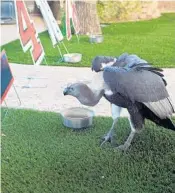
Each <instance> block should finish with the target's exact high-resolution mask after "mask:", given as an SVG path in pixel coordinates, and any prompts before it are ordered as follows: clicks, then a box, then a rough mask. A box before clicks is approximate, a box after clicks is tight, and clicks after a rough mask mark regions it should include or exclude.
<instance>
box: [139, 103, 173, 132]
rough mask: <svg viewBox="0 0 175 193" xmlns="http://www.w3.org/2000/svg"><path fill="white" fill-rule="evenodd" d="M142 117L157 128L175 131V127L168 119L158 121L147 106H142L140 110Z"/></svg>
mask: <svg viewBox="0 0 175 193" xmlns="http://www.w3.org/2000/svg"><path fill="white" fill-rule="evenodd" d="M141 112H142V114H143V116H144V117H145V118H147V119H149V120H151V121H153V122H154V123H156V124H157V125H159V126H162V127H164V128H166V129H171V130H173V131H175V125H174V124H173V122H172V121H171V119H170V118H164V119H160V118H159V117H158V116H157V115H155V114H154V113H153V112H152V111H151V110H150V109H149V108H148V107H147V106H145V105H143V108H142V110H141Z"/></svg>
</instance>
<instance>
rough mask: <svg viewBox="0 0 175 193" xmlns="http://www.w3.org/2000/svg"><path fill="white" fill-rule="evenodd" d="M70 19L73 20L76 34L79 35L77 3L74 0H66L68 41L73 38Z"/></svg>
mask: <svg viewBox="0 0 175 193" xmlns="http://www.w3.org/2000/svg"><path fill="white" fill-rule="evenodd" d="M70 19H72V24H73V27H74V30H75V33H76V34H78V33H79V32H80V25H79V21H78V17H77V10H76V6H75V2H74V1H73V0H66V36H67V39H68V40H70V39H71V37H72V34H71V25H70Z"/></svg>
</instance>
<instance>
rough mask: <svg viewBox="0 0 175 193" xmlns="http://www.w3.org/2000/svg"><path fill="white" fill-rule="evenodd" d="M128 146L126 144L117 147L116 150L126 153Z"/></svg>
mask: <svg viewBox="0 0 175 193" xmlns="http://www.w3.org/2000/svg"><path fill="white" fill-rule="evenodd" d="M129 146H130V145H128V144H124V145H119V146H118V147H117V149H119V150H121V151H127V150H128V148H129Z"/></svg>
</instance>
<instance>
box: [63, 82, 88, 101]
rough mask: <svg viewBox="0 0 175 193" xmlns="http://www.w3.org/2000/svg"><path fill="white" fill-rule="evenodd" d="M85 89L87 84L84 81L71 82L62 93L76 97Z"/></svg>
mask: <svg viewBox="0 0 175 193" xmlns="http://www.w3.org/2000/svg"><path fill="white" fill-rule="evenodd" d="M86 89H87V85H86V84H84V83H73V84H71V85H69V86H67V87H66V88H65V89H64V91H63V94H64V95H71V96H74V97H76V98H77V97H79V95H80V94H82V93H83V92H84V90H86Z"/></svg>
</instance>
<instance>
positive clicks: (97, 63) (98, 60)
mask: <svg viewBox="0 0 175 193" xmlns="http://www.w3.org/2000/svg"><path fill="white" fill-rule="evenodd" d="M116 60H117V59H116V58H115V57H111V56H96V57H95V58H94V59H93V60H92V67H91V69H92V71H93V70H94V71H95V72H99V71H103V69H104V67H106V66H112V65H113V64H114V63H115V62H116Z"/></svg>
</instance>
